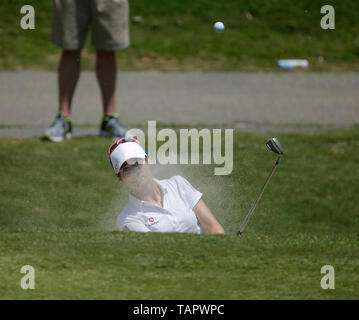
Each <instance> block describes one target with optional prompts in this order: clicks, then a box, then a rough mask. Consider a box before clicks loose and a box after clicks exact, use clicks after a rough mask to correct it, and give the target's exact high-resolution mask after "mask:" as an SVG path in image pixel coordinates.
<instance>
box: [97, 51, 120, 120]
mask: <svg viewBox="0 0 359 320" xmlns="http://www.w3.org/2000/svg"><path fill="white" fill-rule="evenodd" d="M116 70H117V69H116V54H115V52H114V51H102V50H97V51H96V76H97V80H98V83H99V86H100V89H101V95H102V106H103V114H104V116H107V115H110V114H113V113H115V111H116V105H115V89H116Z"/></svg>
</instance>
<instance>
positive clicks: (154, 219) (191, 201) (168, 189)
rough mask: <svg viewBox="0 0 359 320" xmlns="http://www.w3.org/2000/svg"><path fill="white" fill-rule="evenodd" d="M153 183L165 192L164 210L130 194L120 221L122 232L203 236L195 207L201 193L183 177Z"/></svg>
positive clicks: (119, 225) (119, 217)
mask: <svg viewBox="0 0 359 320" xmlns="http://www.w3.org/2000/svg"><path fill="white" fill-rule="evenodd" d="M154 180H155V181H156V182H157V183H158V184H159V185H160V187H161V189H162V194H163V208H161V207H160V206H157V205H156V204H154V203H151V202H148V201H144V200H140V199H138V198H136V197H135V196H134V195H133V194H132V193H130V195H129V201H128V203H127V205H126V206H125V208H124V209H123V210H122V211H121V213H120V214H119V216H118V218H117V224H118V227H119V228H120V230H123V231H137V232H148V231H153V232H185V233H201V227H200V225H199V223H198V220H197V216H196V214H195V213H194V211H193V207H194V206H195V205H196V204H197V203H198V201H199V200H200V199H201V197H202V193H201V192H199V191H198V190H196V189H195V188H194V187H193V186H192V185H191V184H190V183H189V182H188V181H187V180H186V179H185V178H183V177H181V176H174V177H172V178H170V179H164V180H157V179H154Z"/></svg>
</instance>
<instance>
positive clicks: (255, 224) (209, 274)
mask: <svg viewBox="0 0 359 320" xmlns="http://www.w3.org/2000/svg"><path fill="white" fill-rule="evenodd" d="M271 135H273V134H271ZM266 138H268V135H267V134H265V133H237V134H235V139H234V141H235V144H234V170H233V172H232V174H231V175H229V176H214V175H213V169H214V165H206V166H204V165H199V166H196V165H187V166H164V168H157V167H155V168H154V172H155V176H156V177H158V178H165V177H169V176H171V175H175V174H181V175H183V176H185V177H186V178H187V179H188V180H189V181H190V182H191V183H192V184H193V185H194V186H195V187H196V188H198V189H199V190H200V191H202V192H203V194H204V197H203V199H204V200H205V202H206V203H207V204H208V206H209V207H210V208H211V209H212V211H213V212H214V214H215V215H216V216H217V218H218V220H219V221H220V222H221V223H222V225H223V226H224V228H225V230H226V232H227V234H226V235H224V236H223V235H215V236H213V235H212V236H211V235H206V234H203V235H190V234H154V233H151V234H138V233H123V232H118V231H116V225H115V223H116V216H117V214H118V213H119V211H120V210H121V208H122V207H123V206H124V205H125V204H126V202H127V190H126V189H125V188H124V187H123V186H122V185H121V184H120V182H119V181H118V180H117V179H115V178H114V176H113V174H112V171H111V169H110V166H109V164H108V161H107V159H106V149H107V147H108V145H109V143H110V142H109V141H108V140H104V139H100V138H96V137H93V138H91V137H90V138H79V139H73V140H71V141H66V142H64V143H61V144H52V143H46V142H43V141H40V140H37V139H30V138H24V139H7V138H6V139H5V138H3V139H0V167H1V170H0V226H1V227H0V252H1V255H0V278H1V281H0V299H49V298H51V299H358V298H359V289H358V288H359V272H358V271H359V270H358V269H359V257H358V254H357V253H358V252H359V234H358V230H359V217H358V214H357V201H356V200H357V194H358V191H359V182H358V179H357V177H358V176H359V169H358V154H359V152H358V151H359V128H358V127H353V128H351V129H341V130H334V131H324V132H317V133H300V134H299V133H290V134H289V133H287V134H279V135H278V138H279V139H280V141H281V142H282V144H283V146H284V148H285V152H286V154H285V157H284V158H283V160H282V162H281V164H280V166H279V168H278V170H277V172H276V173H275V175H274V177H273V179H272V181H271V183H270V185H269V187H268V189H267V190H266V192H265V193H264V195H263V198H262V200H261V202H260V203H259V205H258V207H257V209H256V212H255V215H254V216H253V218H252V219H251V221H250V223H249V225H248V226H247V229H246V231H245V234H244V235H243V236H242V237H240V238H238V237H237V236H236V235H235V233H236V231H237V229H238V227H239V225H240V223H241V222H242V221H243V219H244V217H245V215H246V213H247V212H248V209H249V208H250V206H251V204H252V202H253V201H254V199H255V197H256V196H257V193H258V191H259V189H260V187H261V186H262V185H263V183H264V180H265V178H266V176H267V175H268V173H269V171H270V169H271V167H272V166H273V164H274V160H275V157H274V155H273V154H271V153H270V152H268V151H266V150H265V146H264V141H265V140H266ZM26 264H29V265H32V266H33V267H34V268H35V272H36V289H35V290H26V291H25V290H22V289H21V288H20V279H21V277H22V276H23V275H22V274H21V273H20V269H21V267H22V266H23V265H26ZM326 264H329V265H333V266H334V268H335V272H336V273H335V276H336V282H335V290H322V289H321V287H320V280H321V277H322V276H323V275H322V274H320V269H321V267H322V266H323V265H326Z"/></svg>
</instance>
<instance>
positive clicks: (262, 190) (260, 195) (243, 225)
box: [237, 156, 282, 235]
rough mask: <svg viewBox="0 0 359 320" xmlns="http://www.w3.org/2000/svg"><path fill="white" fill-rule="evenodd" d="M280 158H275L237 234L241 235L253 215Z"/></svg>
mask: <svg viewBox="0 0 359 320" xmlns="http://www.w3.org/2000/svg"><path fill="white" fill-rule="evenodd" d="M281 158H282V156H279V157H278V159H277V161H276V162H275V165H274V167H273V169H272V171H271V172H270V174H269V176H268V178H267V180H266V182H265V183H264V185H263V187H262V189H261V192H260V193H259V195H258V197H257V199H256V201H255V202H254V203H253V205H252V207H251V209H250V210H249V212H248V214H247V216H246V218H245V219H244V221H243V223H242V225H241V227H240V228H239V231H238V233H237V234H238V235H241V234H242V233H243V231H244V228H245V227H246V225H247V223H248V221H249V219H250V218H251V216H252V215H253V212H254V210H255V208H256V207H257V204H258V202H259V200H260V199H261V198H262V195H263V192H264V190H265V188H266V187H267V185H268V183H269V181H270V179H271V177H272V175H273V173H274V171H275V169H276V168H277V166H278V164H279V161H280V159H281Z"/></svg>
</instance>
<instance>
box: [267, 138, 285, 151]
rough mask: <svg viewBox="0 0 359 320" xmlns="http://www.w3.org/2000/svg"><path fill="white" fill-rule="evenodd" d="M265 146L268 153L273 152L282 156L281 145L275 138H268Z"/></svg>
mask: <svg viewBox="0 0 359 320" xmlns="http://www.w3.org/2000/svg"><path fill="white" fill-rule="evenodd" d="M266 146H267V148H268V149H269V150H270V151H273V152H274V153H276V154H279V155H282V154H283V153H284V151H283V147H282V145H281V144H280V143H279V141H278V140H277V139H276V138H270V139H269V140H268V141H267V142H266Z"/></svg>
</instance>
